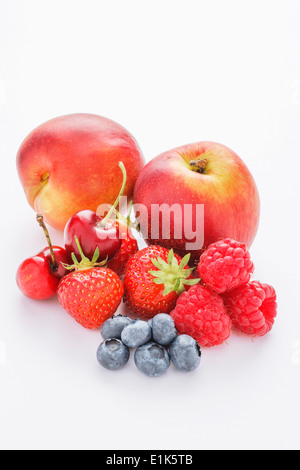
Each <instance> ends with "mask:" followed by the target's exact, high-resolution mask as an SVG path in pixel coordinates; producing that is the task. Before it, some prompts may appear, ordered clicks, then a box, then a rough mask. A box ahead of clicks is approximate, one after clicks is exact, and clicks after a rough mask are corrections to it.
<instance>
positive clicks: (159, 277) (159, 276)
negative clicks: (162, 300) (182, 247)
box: [148, 249, 200, 296]
mask: <svg viewBox="0 0 300 470" xmlns="http://www.w3.org/2000/svg"><path fill="white" fill-rule="evenodd" d="M190 257H191V255H190V253H189V254H187V255H185V256H184V257H183V258H182V260H181V262H180V263H178V261H177V259H176V258H175V256H174V251H173V250H172V249H171V250H170V251H169V254H168V262H166V261H164V260H163V259H162V258H161V257H158V258H157V259H155V258H151V261H152V263H153V264H154V266H155V267H156V268H157V269H158V270H157V271H152V270H151V271H148V273H149V274H151V275H152V276H153V277H154V279H153V282H154V283H155V284H164V292H163V295H164V296H166V295H168V294H170V292H173V291H174V292H176V293H177V294H179V295H180V294H181V293H182V292H183V291H184V290H185V286H193V285H195V284H198V283H199V281H200V279H188V278H189V277H190V276H191V274H192V272H193V270H194V269H195V268H190V269H186V266H187V264H188V262H189V260H190Z"/></svg>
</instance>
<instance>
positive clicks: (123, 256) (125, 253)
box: [107, 220, 138, 276]
mask: <svg viewBox="0 0 300 470" xmlns="http://www.w3.org/2000/svg"><path fill="white" fill-rule="evenodd" d="M115 223H116V225H117V227H118V229H119V232H120V234H121V237H122V244H121V248H120V250H119V252H118V253H117V255H116V256H115V257H114V258H113V259H112V260H111V261H109V263H108V265H107V267H108V268H110V269H112V270H113V271H114V272H115V273H117V274H118V276H123V275H124V273H125V269H126V264H127V261H128V260H129V258H130V257H131V256H132V255H134V254H135V253H136V252H137V251H138V242H137V240H136V238H134V236H133V234H132V231H131V229H130V228H129V227H128V225H127V224H126V222H123V221H120V220H116V222H115Z"/></svg>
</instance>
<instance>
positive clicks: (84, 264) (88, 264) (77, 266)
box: [62, 237, 107, 271]
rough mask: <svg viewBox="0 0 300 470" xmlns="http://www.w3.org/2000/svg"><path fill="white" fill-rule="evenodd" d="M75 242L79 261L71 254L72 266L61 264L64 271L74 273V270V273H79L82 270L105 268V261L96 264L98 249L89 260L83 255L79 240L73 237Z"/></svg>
mask: <svg viewBox="0 0 300 470" xmlns="http://www.w3.org/2000/svg"><path fill="white" fill-rule="evenodd" d="M75 242H76V245H77V247H78V251H79V253H80V256H81V260H80V261H78V259H77V258H76V256H75V253H72V254H71V257H72V260H73V262H74V264H63V263H62V264H63V267H64V268H65V269H67V270H68V271H74V270H75V271H80V270H84V269H90V268H95V267H105V266H106V264H107V259H105V260H104V261H101V262H99V263H97V260H98V258H99V256H100V251H99V248H98V247H97V248H96V250H95V253H94V256H93V258H92V259H91V260H90V259H89V258H87V257H86V256H85V254H84V253H83V251H82V248H81V245H80V243H79V240H78V238H77V237H75Z"/></svg>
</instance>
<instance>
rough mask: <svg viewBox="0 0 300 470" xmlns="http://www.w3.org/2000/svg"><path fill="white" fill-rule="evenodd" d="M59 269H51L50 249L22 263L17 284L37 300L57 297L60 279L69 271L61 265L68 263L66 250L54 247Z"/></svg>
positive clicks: (26, 293) (28, 295) (24, 292)
mask: <svg viewBox="0 0 300 470" xmlns="http://www.w3.org/2000/svg"><path fill="white" fill-rule="evenodd" d="M53 250H54V254H55V259H56V263H57V264H58V266H59V267H58V269H57V270H56V271H54V270H53V269H52V267H51V256H50V250H49V248H45V249H44V250H43V251H42V252H40V253H39V254H37V255H36V256H33V257H31V258H28V259H26V260H25V261H23V263H21V265H20V266H19V268H18V271H17V284H18V287H19V288H20V290H21V291H22V292H23V294H24V295H26V296H27V297H29V298H31V299H35V300H46V299H50V298H51V297H53V296H54V295H56V292H57V288H58V285H59V282H60V279H61V278H62V277H64V276H65V275H66V274H67V273H68V271H67V270H66V269H65V268H64V267H63V266H62V264H61V263H68V257H67V253H66V251H65V249H64V248H61V247H58V246H54V247H53Z"/></svg>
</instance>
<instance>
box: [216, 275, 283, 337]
mask: <svg viewBox="0 0 300 470" xmlns="http://www.w3.org/2000/svg"><path fill="white" fill-rule="evenodd" d="M223 299H224V303H225V305H226V308H227V312H228V314H229V316H230V318H231V320H232V323H233V325H234V326H235V327H236V328H237V329H238V330H240V331H242V332H244V333H246V334H247V335H254V336H264V335H265V334H266V333H268V332H269V331H270V330H271V329H272V327H273V324H274V320H275V317H276V315H277V302H276V292H275V289H274V288H273V287H272V286H269V285H268V284H262V283H261V282H258V281H252V282H249V283H248V284H245V285H243V286H240V287H238V288H236V289H234V290H233V291H231V292H226V293H225V294H224V295H223Z"/></svg>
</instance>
